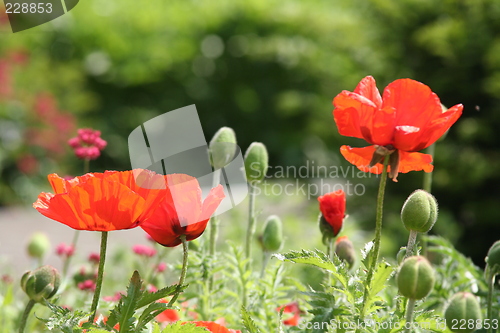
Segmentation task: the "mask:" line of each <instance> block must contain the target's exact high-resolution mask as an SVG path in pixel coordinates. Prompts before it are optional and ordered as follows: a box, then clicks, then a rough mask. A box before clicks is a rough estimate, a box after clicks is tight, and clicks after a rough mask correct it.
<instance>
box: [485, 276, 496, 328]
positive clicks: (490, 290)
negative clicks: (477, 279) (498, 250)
mask: <svg viewBox="0 0 500 333" xmlns="http://www.w3.org/2000/svg"><path fill="white" fill-rule="evenodd" d="M494 284H495V275H493V274H491V276H488V298H487V299H486V303H487V304H488V309H487V312H486V319H489V320H490V322H492V321H493V313H492V308H491V303H492V301H493V285H494ZM492 326H493V325H490V327H489V328H488V333H492V332H493V330H492Z"/></svg>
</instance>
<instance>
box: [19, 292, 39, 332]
mask: <svg viewBox="0 0 500 333" xmlns="http://www.w3.org/2000/svg"><path fill="white" fill-rule="evenodd" d="M34 305H35V301H34V300H32V299H30V300H29V302H28V304H26V308H25V309H24V312H23V316H22V318H21V323H20V324H19V333H23V332H24V328H25V327H26V323H27V321H28V316H29V314H30V312H31V310H32V309H33V306H34Z"/></svg>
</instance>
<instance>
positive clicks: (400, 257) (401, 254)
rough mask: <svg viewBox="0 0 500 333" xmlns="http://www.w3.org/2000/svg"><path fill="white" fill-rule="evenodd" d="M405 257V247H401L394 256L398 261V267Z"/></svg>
mask: <svg viewBox="0 0 500 333" xmlns="http://www.w3.org/2000/svg"><path fill="white" fill-rule="evenodd" d="M405 256H406V246H402V247H401V248H400V249H399V251H398V254H397V255H396V259H397V260H398V265H401V263H402V262H403V260H404V259H405Z"/></svg>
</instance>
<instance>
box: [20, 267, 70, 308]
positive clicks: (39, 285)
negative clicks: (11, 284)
mask: <svg viewBox="0 0 500 333" xmlns="http://www.w3.org/2000/svg"><path fill="white" fill-rule="evenodd" d="M60 283H61V278H60V276H59V272H58V271H57V270H56V269H55V268H54V267H52V266H48V265H45V266H42V267H40V268H37V269H35V270H34V271H28V272H26V273H24V275H23V276H22V278H21V287H22V288H23V290H24V291H25V292H26V294H27V295H28V296H29V298H31V299H32V300H34V301H35V302H42V301H43V300H44V299H49V298H51V297H52V296H54V295H55V294H56V293H57V290H58V289H59V285H60Z"/></svg>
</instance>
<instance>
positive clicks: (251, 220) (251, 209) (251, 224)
mask: <svg viewBox="0 0 500 333" xmlns="http://www.w3.org/2000/svg"><path fill="white" fill-rule="evenodd" d="M255 186H256V184H255V183H250V189H249V193H248V196H249V202H248V229H247V237H246V243H245V256H246V257H247V259H249V262H250V257H251V255H252V239H253V234H254V233H255Z"/></svg>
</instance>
